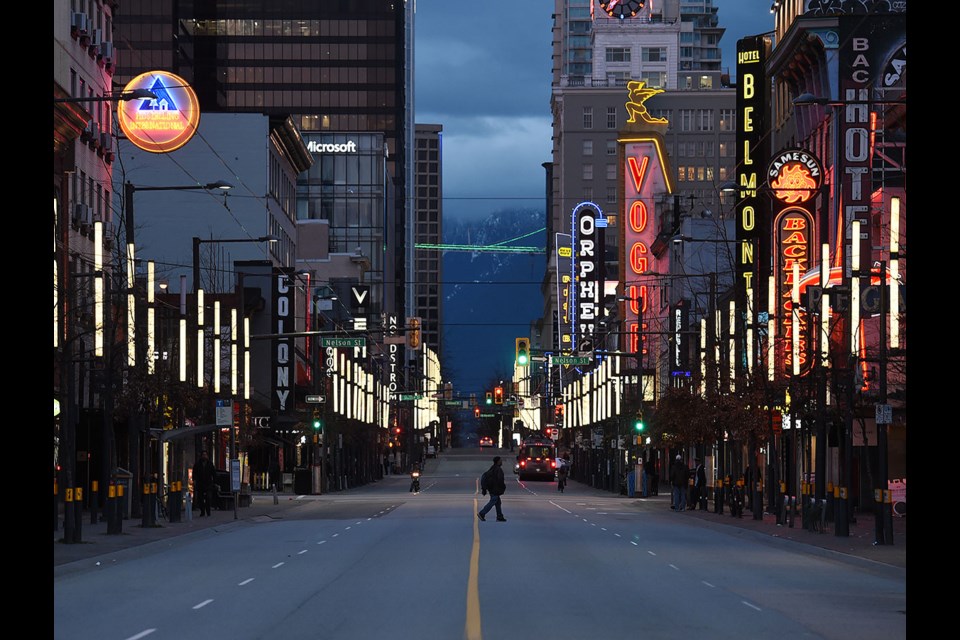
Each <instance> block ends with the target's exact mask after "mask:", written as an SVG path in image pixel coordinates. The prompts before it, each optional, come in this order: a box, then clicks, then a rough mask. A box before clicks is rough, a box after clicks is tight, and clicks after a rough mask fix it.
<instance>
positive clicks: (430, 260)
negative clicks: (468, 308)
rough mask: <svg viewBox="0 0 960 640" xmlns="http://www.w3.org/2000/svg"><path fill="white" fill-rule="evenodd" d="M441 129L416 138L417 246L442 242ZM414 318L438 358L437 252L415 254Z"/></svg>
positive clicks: (432, 127)
mask: <svg viewBox="0 0 960 640" xmlns="http://www.w3.org/2000/svg"><path fill="white" fill-rule="evenodd" d="M442 131H443V126H442V125H438V124H418V125H417V126H416V136H415V140H416V142H415V147H416V151H415V160H414V175H415V183H416V186H415V187H414V188H415V189H416V191H415V193H414V194H413V196H414V211H416V220H417V223H416V243H417V244H440V242H441V241H442V239H443V144H442V141H443V137H442ZM414 273H415V274H416V277H415V284H414V285H413V286H414V287H415V292H414V293H415V297H416V300H415V303H414V316H416V317H418V318H420V326H421V332H422V335H423V341H424V342H425V343H426V345H427V347H429V348H430V349H432V350H433V352H434V353H436V354H437V355H438V356H442V354H443V351H442V349H441V344H440V327H441V326H442V323H443V305H442V304H441V302H442V292H441V285H442V282H443V256H442V255H441V253H440V251H438V250H436V249H418V250H417V253H416V263H415V269H414Z"/></svg>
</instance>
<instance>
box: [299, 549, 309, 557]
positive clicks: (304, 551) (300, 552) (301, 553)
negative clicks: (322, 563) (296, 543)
mask: <svg viewBox="0 0 960 640" xmlns="http://www.w3.org/2000/svg"><path fill="white" fill-rule="evenodd" d="M306 552H307V550H306V549H304V550H303V551H298V552H297V555H298V556H302V555H303V554H305V553H306Z"/></svg>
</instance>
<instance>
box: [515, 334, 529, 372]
mask: <svg viewBox="0 0 960 640" xmlns="http://www.w3.org/2000/svg"><path fill="white" fill-rule="evenodd" d="M529 363H530V339H529V338H517V366H518V367H525V366H527V365H528V364H529Z"/></svg>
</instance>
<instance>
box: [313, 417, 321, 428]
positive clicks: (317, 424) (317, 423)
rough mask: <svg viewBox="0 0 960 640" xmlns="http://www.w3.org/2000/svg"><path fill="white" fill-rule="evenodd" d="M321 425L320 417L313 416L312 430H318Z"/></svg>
mask: <svg viewBox="0 0 960 640" xmlns="http://www.w3.org/2000/svg"><path fill="white" fill-rule="evenodd" d="M321 427H323V420H321V419H320V418H314V420H313V430H314V431H319V430H320V428H321Z"/></svg>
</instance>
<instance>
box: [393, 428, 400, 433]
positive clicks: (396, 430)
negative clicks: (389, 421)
mask: <svg viewBox="0 0 960 640" xmlns="http://www.w3.org/2000/svg"><path fill="white" fill-rule="evenodd" d="M393 432H394V433H395V434H397V435H400V427H394V429H393Z"/></svg>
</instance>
